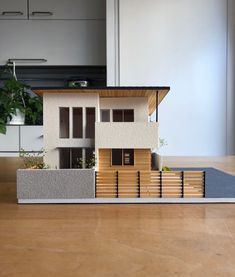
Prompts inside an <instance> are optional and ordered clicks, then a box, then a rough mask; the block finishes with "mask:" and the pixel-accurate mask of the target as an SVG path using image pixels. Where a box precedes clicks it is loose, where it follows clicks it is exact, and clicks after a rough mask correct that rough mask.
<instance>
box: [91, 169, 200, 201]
mask: <svg viewBox="0 0 235 277" xmlns="http://www.w3.org/2000/svg"><path fill="white" fill-rule="evenodd" d="M96 197H97V198H138V197H141V198H161V197H162V198H182V197H191V198H203V197H205V172H204V171H168V172H162V171H98V172H96Z"/></svg>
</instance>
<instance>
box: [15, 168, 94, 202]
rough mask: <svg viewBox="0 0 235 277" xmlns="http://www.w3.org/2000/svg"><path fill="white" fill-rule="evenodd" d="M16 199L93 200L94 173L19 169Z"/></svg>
mask: <svg viewBox="0 0 235 277" xmlns="http://www.w3.org/2000/svg"><path fill="white" fill-rule="evenodd" d="M17 198H18V200H20V199H90V198H95V171H94V170H93V169H59V170H50V169H48V170H47V169H46V170H40V169H36V170H31V169H19V170H18V171H17Z"/></svg>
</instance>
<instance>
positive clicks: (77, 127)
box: [73, 108, 83, 138]
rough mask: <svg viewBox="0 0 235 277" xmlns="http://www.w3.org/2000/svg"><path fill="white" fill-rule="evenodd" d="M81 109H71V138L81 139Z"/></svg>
mask: <svg viewBox="0 0 235 277" xmlns="http://www.w3.org/2000/svg"><path fill="white" fill-rule="evenodd" d="M82 129H83V124H82V108H73V138H82V135H83V130H82Z"/></svg>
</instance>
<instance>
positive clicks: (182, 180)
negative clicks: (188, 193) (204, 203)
mask: <svg viewBox="0 0 235 277" xmlns="http://www.w3.org/2000/svg"><path fill="white" fill-rule="evenodd" d="M181 184H182V188H181V189H182V191H181V193H182V194H181V197H182V198H184V171H182V172H181Z"/></svg>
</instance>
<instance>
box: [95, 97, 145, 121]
mask: <svg viewBox="0 0 235 277" xmlns="http://www.w3.org/2000/svg"><path fill="white" fill-rule="evenodd" d="M100 109H110V110H111V111H110V116H111V121H112V110H113V109H134V120H135V122H142V121H144V122H147V121H148V99H147V97H131V98H129V97H122V98H121V97H120V98H100Z"/></svg>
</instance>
